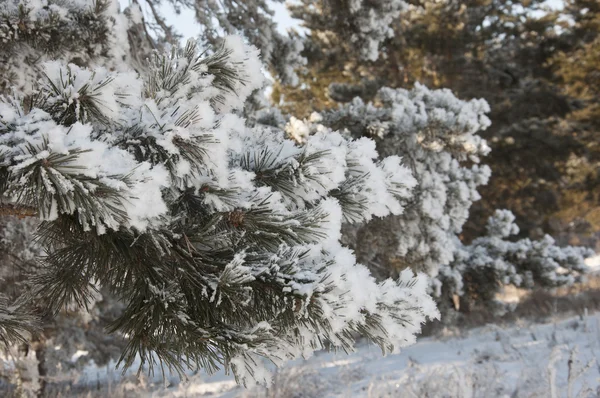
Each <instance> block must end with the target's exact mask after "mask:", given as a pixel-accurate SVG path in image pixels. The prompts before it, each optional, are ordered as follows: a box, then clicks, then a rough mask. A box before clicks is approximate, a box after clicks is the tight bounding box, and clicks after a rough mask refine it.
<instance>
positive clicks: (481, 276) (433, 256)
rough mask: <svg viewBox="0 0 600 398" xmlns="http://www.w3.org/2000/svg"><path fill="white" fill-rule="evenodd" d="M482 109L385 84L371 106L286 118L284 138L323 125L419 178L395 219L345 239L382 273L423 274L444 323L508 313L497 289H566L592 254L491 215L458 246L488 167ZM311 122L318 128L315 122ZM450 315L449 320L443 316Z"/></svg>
mask: <svg viewBox="0 0 600 398" xmlns="http://www.w3.org/2000/svg"><path fill="white" fill-rule="evenodd" d="M489 110H490V109H489V106H488V104H487V103H486V102H485V101H483V100H471V101H461V100H459V99H457V98H456V97H455V96H454V95H453V94H452V92H450V91H449V90H429V89H427V88H426V87H424V86H422V85H417V86H416V87H415V88H414V89H413V90H411V91H407V90H403V89H396V90H394V89H389V88H384V89H382V90H380V92H379V93H378V95H377V97H376V101H375V102H374V103H364V102H363V101H362V100H361V99H359V98H355V99H354V100H353V101H352V102H351V103H349V104H347V105H345V106H342V107H340V108H339V109H337V110H334V111H330V112H325V113H323V114H321V116H320V117H318V118H315V117H313V118H312V120H313V121H312V122H311V121H306V122H302V121H299V120H297V119H292V121H291V122H290V123H289V125H288V129H287V131H288V133H289V134H290V135H291V136H293V137H295V138H296V139H298V137H300V139H301V140H305V139H306V137H307V136H310V133H311V132H315V131H319V129H322V128H323V125H324V126H327V127H328V128H332V129H334V130H340V131H342V132H343V133H344V134H345V135H346V136H348V137H352V138H359V137H369V138H372V139H373V140H374V141H375V142H376V144H377V149H378V151H379V152H380V153H381V154H382V155H384V156H391V155H396V156H398V155H399V156H402V158H403V159H405V162H406V164H407V166H409V167H410V168H411V171H412V172H413V175H414V177H415V178H416V180H417V186H416V187H415V189H414V194H413V196H412V197H411V198H409V200H408V201H407V202H406V204H405V207H406V210H405V211H404V212H403V213H402V214H399V215H391V216H388V217H385V218H383V219H377V220H373V221H372V222H370V223H368V224H366V225H359V226H349V227H347V228H345V239H346V240H345V241H346V242H347V243H348V244H349V245H350V246H351V247H352V248H354V249H355V251H356V253H357V256H358V258H359V260H360V261H362V262H364V263H365V264H368V265H369V266H370V267H371V269H372V270H373V272H375V273H377V274H378V275H380V276H383V277H387V276H389V275H394V274H396V273H398V272H401V271H402V270H405V269H413V270H419V271H423V272H426V273H427V274H429V275H430V276H431V277H432V279H431V281H430V283H431V291H432V293H433V294H434V296H435V297H437V298H438V304H439V307H440V310H442V311H444V321H450V320H452V319H453V316H452V314H453V312H454V310H455V309H460V307H461V303H462V309H465V308H466V309H473V308H477V307H487V308H490V309H493V310H495V311H497V312H502V311H504V310H505V309H506V306H504V305H503V304H502V303H500V302H498V301H497V300H496V294H497V293H499V292H500V291H501V290H502V287H503V286H505V285H514V286H519V287H523V288H529V289H531V288H534V287H543V288H552V287H556V286H561V285H569V284H572V283H574V282H576V281H578V280H580V279H581V278H582V276H583V275H584V274H585V272H586V266H585V264H584V259H585V258H586V257H587V256H590V255H592V254H593V252H592V251H590V250H588V249H585V248H579V247H559V246H557V245H556V244H555V242H554V240H553V239H552V238H551V237H550V236H548V235H547V236H545V237H544V238H543V239H541V240H539V241H531V240H529V239H521V240H518V241H514V235H516V234H517V233H518V227H517V226H516V224H514V221H515V217H514V216H513V215H512V213H510V212H509V211H497V212H496V213H495V215H494V217H492V218H490V220H489V222H488V226H487V234H485V235H482V236H481V237H479V238H477V239H475V240H474V241H473V242H472V243H470V244H468V245H467V244H464V243H462V242H461V240H460V235H461V233H462V228H463V226H464V224H465V222H466V221H467V218H468V216H469V209H470V208H471V206H472V204H473V203H474V202H475V201H477V200H479V199H480V195H479V192H478V189H479V187H480V186H482V185H484V184H486V183H487V181H488V179H489V176H490V168H489V167H488V166H486V165H480V164H479V163H480V161H481V158H482V157H484V156H486V155H487V154H488V153H489V152H490V148H489V147H488V145H487V143H486V141H485V140H483V139H482V138H481V137H480V136H479V135H478V133H479V132H480V131H482V130H485V129H486V128H487V127H489V126H490V120H489V118H488V117H487V115H486V114H487V113H488V112H489ZM317 121H318V122H317ZM447 315H448V316H447Z"/></svg>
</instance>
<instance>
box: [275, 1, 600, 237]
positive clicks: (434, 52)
mask: <svg viewBox="0 0 600 398" xmlns="http://www.w3.org/2000/svg"><path fill="white" fill-rule="evenodd" d="M308 3H309V2H306V3H305V5H307V4H308ZM310 3H312V5H313V7H310V8H308V7H302V6H298V7H291V8H290V10H291V12H292V14H293V15H294V16H295V17H296V18H299V19H301V20H302V21H303V24H304V25H305V28H307V29H308V31H309V33H308V34H307V37H306V40H305V43H304V47H305V49H306V50H305V51H304V52H303V55H305V56H306V58H307V66H306V69H305V70H306V71H305V72H302V73H300V77H301V81H302V84H301V85H299V86H298V87H289V86H286V85H285V84H278V85H277V86H276V87H275V89H274V90H273V94H274V100H275V102H276V103H277V104H280V105H281V106H282V107H283V108H284V109H285V110H286V111H288V112H290V113H291V114H293V115H296V116H298V115H301V116H305V117H306V116H308V115H309V114H310V113H311V112H312V111H323V110H327V109H333V108H335V107H337V105H338V104H339V103H347V102H349V101H351V100H352V98H354V97H355V96H360V97H361V98H362V99H363V100H364V101H370V100H372V99H373V98H374V97H375V96H376V94H377V92H378V90H379V89H380V88H382V87H394V88H406V89H410V88H412V87H413V85H414V83H415V82H420V83H422V84H425V85H426V86H428V87H431V88H449V89H451V90H452V91H453V92H454V93H455V94H456V95H458V96H459V97H461V98H485V99H486V100H487V101H488V102H489V103H490V106H491V110H492V111H491V113H490V119H491V120H492V126H491V127H490V128H489V129H487V130H486V131H485V132H482V133H481V134H482V136H483V137H484V138H486V139H487V140H488V141H489V145H490V146H491V147H492V149H493V150H492V152H491V154H490V155H489V156H488V158H487V160H486V162H487V163H488V164H489V165H490V167H491V168H492V169H493V170H495V172H494V174H493V176H492V178H491V180H490V183H489V184H488V185H487V186H486V187H483V188H482V189H481V195H482V200H481V201H479V202H477V203H475V204H474V206H473V207H472V209H471V216H470V218H471V221H470V222H468V223H467V224H466V225H465V230H464V235H465V236H466V237H467V238H468V239H473V238H475V237H477V236H479V235H481V234H484V233H485V228H484V226H485V221H486V219H487V218H488V217H489V216H491V215H492V214H493V213H494V211H495V209H497V208H509V209H511V211H513V212H514V213H515V214H516V215H517V217H518V219H519V220H520V221H519V222H520V224H521V227H522V228H521V232H520V233H519V236H520V237H526V236H529V237H531V238H541V237H542V236H543V235H544V233H545V232H546V233H553V234H556V235H557V236H560V237H561V239H560V240H561V241H562V242H565V241H567V238H566V237H565V236H567V237H572V236H573V235H572V234H570V233H569V232H568V231H569V230H570V229H572V227H571V225H577V226H578V227H577V229H576V231H574V232H577V236H576V237H575V239H573V242H574V243H576V242H585V240H584V239H585V234H586V233H589V232H590V231H594V230H597V229H598V228H597V226H598V224H597V222H598V221H597V216H596V215H597V205H596V201H595V199H594V197H593V195H592V196H590V195H589V194H588V192H590V191H591V190H594V187H595V185H594V184H595V181H597V178H596V173H595V171H594V170H595V163H596V161H595V160H594V159H595V158H592V159H590V156H589V151H588V149H587V148H588V145H589V141H591V140H587V139H586V138H584V136H585V134H582V130H583V129H584V127H583V126H581V124H580V123H572V122H571V120H572V119H570V117H569V116H568V115H570V114H573V112H577V108H578V107H579V105H578V103H580V100H579V99H578V98H577V94H574V92H573V91H572V90H569V89H567V90H565V88H567V87H566V85H565V81H564V80H563V79H562V78H561V77H560V75H557V74H556V69H555V68H554V67H553V66H552V65H553V64H554V62H553V58H554V55H555V54H557V53H560V52H564V53H565V54H569V55H567V58H569V57H570V54H573V50H574V49H577V48H579V47H580V46H581V44H582V43H584V42H585V41H586V40H589V38H590V35H592V34H591V33H589V32H592V31H593V27H592V25H590V26H589V27H588V29H584V28H582V26H583V25H581V24H580V26H581V27H580V28H575V27H571V26H570V23H569V21H571V20H578V19H580V18H581V16H578V15H576V14H577V13H578V12H577V11H575V9H576V7H575V8H574V7H567V8H566V9H565V10H564V11H556V10H551V9H549V8H548V7H547V4H546V2H544V1H537V0H535V1H512V2H505V1H495V0H494V1H487V0H486V1H481V0H451V1H431V0H423V1H409V2H408V3H409V5H408V6H405V7H402V6H399V10H400V11H399V14H398V13H397V14H394V15H396V17H394V18H392V19H387V18H378V17H373V18H372V19H371V23H372V24H378V26H379V27H378V28H377V29H378V30H379V31H385V29H389V30H390V31H391V32H393V34H389V35H388V36H386V37H381V39H380V40H378V41H377V43H378V44H377V48H378V50H379V55H378V56H374V57H372V58H371V61H368V60H367V61H366V60H365V59H364V57H363V56H362V55H361V53H359V52H358V51H353V50H354V47H353V44H351V42H350V41H349V40H348V38H349V37H350V34H349V32H348V30H347V27H344V26H340V24H338V23H335V21H338V20H339V21H352V20H353V15H357V14H361V13H364V14H365V15H367V14H368V15H373V16H376V15H378V14H377V11H376V10H377V9H378V7H381V6H380V5H378V4H379V3H382V4H391V2H341V1H330V0H320V1H318V2H310ZM574 3H580V6H579V8H578V9H579V10H585V12H583V13H579V14H581V15H583V14H586V15H587V16H586V17H585V18H587V19H589V20H593V17H591V15H593V14H594V7H595V6H594V5H590V4H589V3H590V2H586V1H581V2H574ZM592 3H593V2H592ZM354 5H362V7H363V9H364V11H362V12H359V11H356V9H353V8H352V7H353V6H354ZM372 8H374V9H375V10H372ZM570 10H573V11H570ZM588 10H589V12H588ZM389 15H391V14H389ZM348 23H351V22H348ZM361 26H364V27H365V28H364V29H365V30H364V31H363V30H361V29H355V30H354V31H355V32H356V33H355V34H356V35H362V34H364V35H365V36H366V37H368V32H369V31H372V30H373V28H371V27H370V25H369V24H367V23H364V24H363V25H361ZM377 29H375V30H377ZM574 29H576V30H577V31H578V32H579V33H580V34H572V33H571V31H573V30H574ZM583 32H587V33H583ZM373 48H375V46H373ZM583 53H585V54H590V51H587V52H582V54H583ZM373 59H374V60H373ZM570 59H575V58H572V57H571V58H570ZM590 61H591V60H589V61H588V62H587V64H588V65H591V66H590V67H591V68H592V69H593V68H594V66H593V65H594V64H593V61H591V62H590ZM580 64H582V63H580ZM567 69H570V70H573V68H572V67H569V66H567ZM581 164H582V165H581ZM574 170H577V171H574ZM515 182H517V183H515ZM591 243H592V244H593V243H594V242H593V241H591Z"/></svg>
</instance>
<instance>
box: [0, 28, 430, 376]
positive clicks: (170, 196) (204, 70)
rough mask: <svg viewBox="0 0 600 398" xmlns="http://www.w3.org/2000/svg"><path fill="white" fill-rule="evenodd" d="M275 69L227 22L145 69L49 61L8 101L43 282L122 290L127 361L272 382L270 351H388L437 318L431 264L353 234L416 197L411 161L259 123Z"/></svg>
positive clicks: (1, 120)
mask: <svg viewBox="0 0 600 398" xmlns="http://www.w3.org/2000/svg"><path fill="white" fill-rule="evenodd" d="M261 76H262V74H261V72H260V62H259V60H258V57H257V51H256V49H254V48H252V47H247V46H246V45H244V44H243V42H242V41H241V39H240V38H237V37H227V38H226V39H225V41H224V44H223V46H222V47H220V48H217V49H216V50H215V51H214V52H213V53H209V54H202V53H199V52H198V50H197V49H196V46H195V44H193V43H188V45H187V46H186V47H185V48H183V49H174V50H173V51H171V52H170V53H169V54H165V55H158V54H157V55H156V56H155V57H154V58H153V59H152V60H151V62H150V65H149V73H148V74H147V76H146V75H144V76H143V77H139V76H136V75H135V74H134V73H132V72H110V71H108V70H106V69H104V68H101V67H99V68H95V69H85V68H80V67H77V66H75V65H65V64H61V63H48V64H46V65H45V77H44V78H43V79H42V81H41V82H40V84H39V85H38V86H37V87H36V90H37V91H36V95H35V96H33V97H29V96H28V97H20V96H13V97H7V98H6V99H5V100H3V102H2V104H1V106H0V153H1V159H0V165H1V167H2V169H3V172H4V173H5V174H6V175H7V183H6V184H5V186H4V187H3V191H2V196H3V200H4V201H5V202H7V203H10V204H12V205H18V206H23V207H26V208H30V209H33V210H34V211H36V212H37V214H38V215H39V217H40V218H41V219H42V220H43V221H44V222H43V223H42V225H41V227H40V229H39V231H38V240H39V242H40V243H41V244H43V245H44V247H45V248H46V250H47V253H48V254H47V256H46V257H45V258H44V259H43V261H44V263H43V264H44V268H43V272H42V273H41V274H39V275H36V278H35V283H36V287H35V288H34V292H33V293H34V295H35V297H36V298H37V299H38V300H39V302H40V303H46V304H47V305H48V306H49V311H50V312H52V313H56V312H57V311H58V310H60V309H61V308H63V307H64V306H65V305H72V304H73V303H76V304H78V305H85V304H86V303H87V302H88V301H90V300H93V297H92V294H93V289H90V287H91V285H92V284H97V285H99V286H101V287H104V288H108V289H110V290H111V291H112V292H113V294H116V295H117V296H118V297H119V298H120V299H121V300H122V301H123V302H124V304H125V309H124V311H123V313H122V314H121V315H120V316H119V317H118V318H117V319H115V321H114V323H113V324H112V326H111V330H112V331H115V332H116V331H119V332H122V333H124V334H125V335H126V336H128V342H127V346H126V348H125V350H124V352H123V353H122V356H121V362H122V364H124V365H125V366H131V365H132V364H133V361H134V359H135V358H137V357H139V358H141V360H142V365H146V366H149V367H150V369H151V370H152V369H153V367H154V366H155V365H157V364H158V363H160V364H165V365H166V366H168V367H170V368H172V369H176V370H179V371H183V370H185V368H186V367H198V368H204V369H205V370H208V371H211V370H214V369H215V368H217V367H219V366H225V367H227V368H230V369H232V370H233V371H234V373H235V374H236V376H237V377H238V380H239V381H243V382H247V381H249V380H251V379H255V380H257V381H260V382H264V381H268V375H267V374H266V373H265V372H264V368H263V367H262V365H261V361H260V360H258V359H259V358H265V359H268V360H270V361H272V362H275V363H277V364H279V363H282V362H283V361H285V360H288V359H292V358H297V357H299V356H308V355H310V354H311V353H312V352H313V351H315V350H318V349H321V348H324V345H327V346H328V347H331V348H335V347H338V348H343V349H345V350H350V349H352V346H353V344H354V336H355V334H358V335H362V336H365V337H367V338H368V339H370V340H372V341H374V342H376V343H377V344H378V345H380V346H381V348H382V350H383V351H384V352H386V351H390V350H393V349H397V348H398V347H402V346H404V345H406V344H410V343H411V342H413V341H414V339H415V334H416V333H418V331H419V330H420V326H421V324H422V323H423V322H425V320H426V319H427V318H428V317H429V318H431V317H437V315H438V313H437V310H436V308H435V304H434V302H433V301H432V299H431V298H430V297H429V295H428V294H427V289H428V283H427V279H426V278H425V277H424V276H422V275H419V276H417V277H414V276H413V273H412V272H411V271H406V272H403V273H402V274H401V276H400V278H399V279H398V280H386V281H383V282H376V281H375V279H374V278H373V277H372V276H371V275H370V274H369V271H368V269H367V268H366V267H365V266H363V265H361V264H358V263H356V259H355V257H354V254H353V253H352V252H351V251H350V250H349V249H348V248H345V247H343V246H342V245H341V243H340V238H341V227H342V222H343V221H344V220H345V221H349V222H362V221H365V220H369V219H371V218H372V217H373V216H385V215H388V214H400V213H401V212H402V211H403V204H402V203H403V202H404V201H406V200H407V198H409V197H410V191H411V188H412V187H413V186H414V185H415V183H416V182H415V180H414V178H413V177H412V176H411V173H410V171H409V170H408V169H407V168H406V167H404V166H403V165H402V164H401V159H400V158H399V157H397V156H395V157H389V158H385V159H383V160H381V161H378V160H377V157H378V155H377V152H376V151H375V147H374V144H373V143H372V142H371V141H370V140H368V139H361V140H359V141H353V140H349V139H346V138H343V137H342V136H341V135H339V134H337V133H334V132H332V131H330V130H328V129H323V130H322V131H321V132H319V133H317V134H313V135H311V136H310V137H308V138H307V140H306V142H305V143H304V144H303V145H298V144H297V143H296V142H295V141H292V140H289V139H286V138H285V137H284V136H285V134H284V132H283V131H280V130H278V129H274V128H270V127H265V126H257V127H255V128H249V127H246V125H245V121H244V120H243V119H242V118H241V117H240V116H238V115H239V111H240V110H241V108H242V107H243V103H244V100H245V98H246V97H247V96H248V95H250V94H251V93H252V91H253V90H255V89H257V88H259V87H260V86H261V84H262V78H261ZM348 203H351V204H352V207H351V208H352V210H351V211H349V210H348V209H349V207H348Z"/></svg>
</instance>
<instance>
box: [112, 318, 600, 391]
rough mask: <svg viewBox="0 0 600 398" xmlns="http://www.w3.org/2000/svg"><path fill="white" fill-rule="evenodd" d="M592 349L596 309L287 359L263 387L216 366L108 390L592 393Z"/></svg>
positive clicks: (597, 370)
mask: <svg viewBox="0 0 600 398" xmlns="http://www.w3.org/2000/svg"><path fill="white" fill-rule="evenodd" d="M599 356H600V313H596V314H591V315H588V316H582V317H577V318H570V319H567V320H563V321H561V322H556V323H549V324H533V325H525V324H522V325H518V326H514V327H511V328H508V329H500V328H499V327H497V326H486V327H483V328H478V329H473V330H471V331H469V332H467V333H465V334H464V335H462V336H453V337H450V336H448V337H445V338H422V339H420V340H419V341H418V343H417V344H415V345H414V346H411V347H409V348H406V349H404V350H403V351H402V352H401V353H400V354H397V355H389V356H387V357H381V354H380V352H379V351H378V349H377V348H376V347H374V346H367V345H363V346H359V349H358V350H357V352H356V353H354V354H351V355H345V354H343V353H338V354H334V353H321V354H317V355H316V356H314V357H313V358H311V359H309V360H306V361H302V362H299V361H297V362H294V363H292V364H290V365H288V366H287V367H286V368H284V369H283V370H282V371H280V372H279V373H278V374H277V376H276V377H275V380H274V384H273V386H272V387H271V389H270V390H265V389H262V388H253V389H248V390H246V389H244V388H240V387H238V386H237V385H236V383H235V381H234V380H233V378H232V377H231V376H227V375H225V374H223V373H218V374H216V375H213V376H211V377H208V376H206V375H196V376H192V377H190V380H189V381H187V382H184V383H180V384H178V385H172V386H170V387H166V388H162V387H159V386H157V385H156V384H155V385H152V383H148V384H145V385H143V386H140V385H139V384H137V383H135V384H134V383H132V382H129V383H122V384H120V385H119V386H115V387H113V389H112V391H113V394H114V396H118V395H121V396H138V394H139V396H150V397H165V398H167V397H173V398H174V397H222V398H225V397H228V398H232V397H264V396H267V397H282V398H286V397H303V398H308V397H460V398H463V397H486V398H487V397H550V398H552V397H573V398H575V397H578V398H581V397H598V396H600V364H598V363H597V362H596V358H598V357H599ZM569 379H570V381H569ZM136 384H137V385H136ZM569 391H570V392H569Z"/></svg>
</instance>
